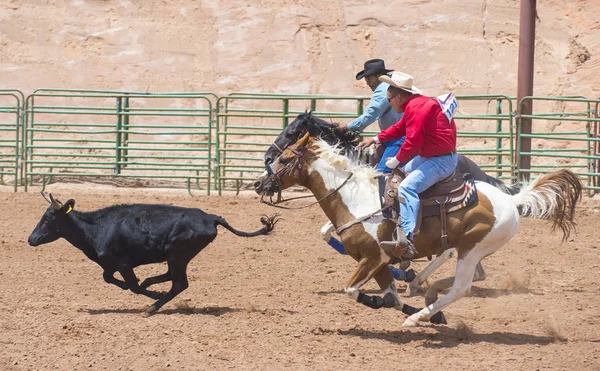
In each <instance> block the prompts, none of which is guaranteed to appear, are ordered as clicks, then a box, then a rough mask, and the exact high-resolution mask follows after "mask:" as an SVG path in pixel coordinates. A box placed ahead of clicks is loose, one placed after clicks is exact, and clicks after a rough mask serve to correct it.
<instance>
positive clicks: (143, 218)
mask: <svg viewBox="0 0 600 371" xmlns="http://www.w3.org/2000/svg"><path fill="white" fill-rule="evenodd" d="M42 196H43V197H44V198H45V199H46V201H48V202H49V203H50V206H49V207H48V209H47V210H46V212H45V213H44V215H43V216H42V219H41V220H40V222H39V223H38V225H37V226H36V227H35V229H34V230H33V232H32V233H31V236H29V241H28V242H29V245H31V246H39V245H42V244H46V243H50V242H53V241H56V240H57V239H59V238H61V237H62V238H64V239H65V240H67V241H69V243H71V244H72V245H73V246H75V247H77V248H78V249H80V250H81V251H83V253H84V254H85V255H86V256H87V257H88V258H89V259H91V260H93V261H94V262H96V263H98V265H100V266H101V267H102V269H104V274H103V277H104V280H105V281H106V282H108V283H112V284H114V285H116V286H119V287H120V288H121V289H123V290H127V289H129V290H131V291H133V292H135V293H136V294H143V295H146V296H148V297H149V298H152V299H157V301H156V302H155V303H154V304H153V305H152V306H151V307H150V308H149V309H148V310H147V313H148V314H153V313H155V312H156V311H157V310H158V309H159V308H160V307H162V306H163V305H165V303H167V302H168V301H170V300H171V299H173V298H174V297H175V296H176V295H177V294H179V293H180V292H182V291H183V290H185V289H186V288H187V287H188V280H187V272H186V269H187V265H188V263H189V262H190V260H192V258H194V256H196V254H198V253H199V252H200V251H201V250H202V249H204V248H205V247H206V246H207V245H208V244H209V243H211V242H212V241H213V240H214V239H215V237H216V236H217V226H218V225H222V226H223V227H225V228H226V229H228V230H229V231H231V232H233V233H234V234H236V235H237V236H242V237H254V236H260V235H266V234H268V233H269V232H271V231H272V230H273V228H274V226H275V223H277V218H276V216H275V215H274V216H271V217H263V218H261V220H260V221H261V223H262V224H263V225H264V227H263V228H262V229H260V230H258V231H256V232H251V233H247V232H240V231H237V230H236V229H234V228H233V227H231V226H230V225H229V224H228V223H227V222H226V221H225V219H223V218H222V217H220V216H217V215H212V214H207V213H205V212H203V211H202V210H200V209H190V208H184V207H177V206H168V205H144V204H135V205H117V206H110V207H107V208H104V209H100V210H96V211H92V212H87V213H86V212H78V211H75V210H73V208H74V206H75V201H74V200H72V199H71V200H68V201H67V202H65V203H64V204H62V203H61V202H59V201H57V200H55V199H54V198H53V197H52V195H50V196H49V197H48V196H46V195H45V194H44V193H42ZM164 261H166V262H167V265H168V268H169V269H168V271H167V273H165V274H161V275H159V276H155V277H150V278H147V279H145V280H144V282H142V283H141V284H138V281H139V280H138V279H137V277H136V276H135V273H134V272H133V268H135V267H137V266H139V265H144V264H151V263H159V262H164ZM115 272H119V273H120V274H121V276H122V277H123V279H124V280H125V281H121V280H119V279H116V278H115V277H114V274H115ZM166 281H171V283H172V286H171V290H170V291H169V292H167V293H159V292H155V291H150V290H148V289H147V288H148V286H150V285H154V284H156V283H160V282H166Z"/></svg>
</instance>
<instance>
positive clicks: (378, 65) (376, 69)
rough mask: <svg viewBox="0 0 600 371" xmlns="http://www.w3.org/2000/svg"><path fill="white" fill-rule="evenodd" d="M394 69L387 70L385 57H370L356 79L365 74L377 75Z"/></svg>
mask: <svg viewBox="0 0 600 371" xmlns="http://www.w3.org/2000/svg"><path fill="white" fill-rule="evenodd" d="M392 71H393V70H387V69H386V68H385V62H384V61H383V59H369V60H368V61H366V62H365V68H364V70H362V71H360V72H359V73H357V74H356V79H357V80H360V79H362V78H363V77H365V76H371V75H377V74H378V73H390V72H392Z"/></svg>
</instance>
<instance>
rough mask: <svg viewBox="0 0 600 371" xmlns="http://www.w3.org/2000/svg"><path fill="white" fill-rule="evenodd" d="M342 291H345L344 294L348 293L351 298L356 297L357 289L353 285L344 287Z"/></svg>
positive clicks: (355, 298) (354, 298)
mask: <svg viewBox="0 0 600 371" xmlns="http://www.w3.org/2000/svg"><path fill="white" fill-rule="evenodd" d="M344 291H345V292H346V295H348V296H349V297H350V298H352V299H353V300H357V299H358V290H357V289H355V288H354V287H349V288H347V289H345V290H344Z"/></svg>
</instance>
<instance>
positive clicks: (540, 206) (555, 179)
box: [512, 169, 583, 241]
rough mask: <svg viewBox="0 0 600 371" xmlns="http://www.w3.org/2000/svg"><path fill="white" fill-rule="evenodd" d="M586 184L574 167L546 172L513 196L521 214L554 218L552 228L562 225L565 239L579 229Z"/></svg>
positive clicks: (548, 218) (540, 217) (547, 218)
mask: <svg viewBox="0 0 600 371" xmlns="http://www.w3.org/2000/svg"><path fill="white" fill-rule="evenodd" d="M582 190H583V185H582V184H581V181H580V180H579V178H578V177H577V175H575V174H574V173H573V172H572V171H571V170H567V169H561V170H557V171H554V172H552V173H549V174H546V175H544V176H542V177H540V178H538V179H536V180H534V181H533V182H532V183H530V184H529V185H528V186H527V187H524V188H522V189H521V190H520V191H519V193H517V194H516V195H514V196H512V199H513V201H514V203H515V204H516V205H517V207H518V208H519V214H521V215H524V216H529V217H532V218H534V219H546V220H551V221H552V230H554V229H555V228H556V227H560V229H561V230H562V232H563V241H566V240H567V239H568V238H569V235H570V234H571V231H572V230H575V221H574V220H573V219H574V217H575V205H576V204H577V202H578V201H580V200H581V196H582V193H583V192H582Z"/></svg>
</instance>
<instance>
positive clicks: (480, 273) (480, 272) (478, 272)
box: [473, 262, 487, 282]
mask: <svg viewBox="0 0 600 371" xmlns="http://www.w3.org/2000/svg"><path fill="white" fill-rule="evenodd" d="M486 277H487V273H486V272H485V269H483V265H482V264H481V262H479V263H478V264H477V267H475V275H474V276H473V282H477V281H483V280H485V278H486Z"/></svg>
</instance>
